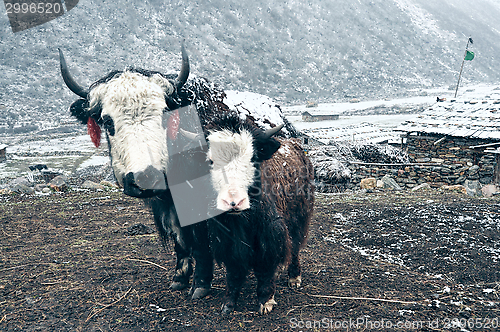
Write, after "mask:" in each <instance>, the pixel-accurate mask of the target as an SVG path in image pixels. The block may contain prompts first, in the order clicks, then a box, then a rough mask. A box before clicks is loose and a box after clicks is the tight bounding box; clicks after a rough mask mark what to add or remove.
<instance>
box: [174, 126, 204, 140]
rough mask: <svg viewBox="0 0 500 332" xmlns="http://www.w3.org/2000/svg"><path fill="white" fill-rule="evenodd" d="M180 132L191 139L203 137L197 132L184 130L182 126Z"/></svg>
mask: <svg viewBox="0 0 500 332" xmlns="http://www.w3.org/2000/svg"><path fill="white" fill-rule="evenodd" d="M179 131H180V133H181V135H182V136H184V137H186V138H187V139H189V140H191V141H197V140H199V139H201V138H202V135H201V134H196V133H193V132H190V131H187V130H184V129H182V128H180V129H179Z"/></svg>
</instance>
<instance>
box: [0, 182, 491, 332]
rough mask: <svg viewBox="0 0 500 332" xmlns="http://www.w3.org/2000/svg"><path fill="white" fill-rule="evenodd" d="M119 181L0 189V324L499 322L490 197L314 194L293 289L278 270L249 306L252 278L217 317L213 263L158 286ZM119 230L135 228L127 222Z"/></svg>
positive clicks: (155, 255) (202, 327) (135, 210)
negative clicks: (183, 284)
mask: <svg viewBox="0 0 500 332" xmlns="http://www.w3.org/2000/svg"><path fill="white" fill-rule="evenodd" d="M139 223H142V224H145V225H149V226H151V227H153V221H152V217H151V215H150V213H149V212H148V211H147V210H146V208H145V206H144V205H143V204H142V203H141V202H140V201H139V200H137V199H133V198H130V197H126V196H124V195H123V194H121V193H119V192H87V191H79V192H69V193H61V194H52V195H50V196H20V195H17V196H0V330H1V331H329V330H342V331H370V330H382V331H398V330H400V331H403V330H405V331H406V330H415V331H450V330H457V331H458V330H462V331H482V330H484V331H493V330H497V329H498V325H499V324H500V322H499V321H498V320H499V319H500V300H499V293H500V286H499V285H500V266H499V261H500V197H498V196H497V197H495V198H489V199H486V198H470V197H468V196H466V195H464V194H461V193H450V192H447V193H445V192H443V191H440V190H431V191H426V192H420V193H410V192H382V191H381V192H371V193H366V192H365V193H342V194H318V195H317V203H316V208H315V217H314V220H313V222H312V225H311V230H310V237H309V240H308V244H307V246H306V248H305V249H304V250H303V251H302V266H303V275H302V279H303V286H302V287H301V288H300V289H298V290H291V289H289V288H288V287H287V285H286V282H287V280H286V278H285V275H286V274H285V273H284V274H283V275H281V276H280V278H279V281H278V287H277V294H276V301H277V302H278V305H277V306H276V309H275V310H274V311H273V312H272V313H271V314H269V315H267V316H260V315H259V314H258V313H257V310H258V308H257V303H256V295H255V279H254V278H253V276H250V277H249V279H248V280H247V282H246V284H245V286H244V289H243V292H242V294H241V297H240V299H239V302H238V306H237V310H236V312H235V313H233V314H231V315H229V316H222V315H221V314H220V307H221V304H222V297H223V294H224V270H223V268H220V267H218V268H217V269H216V272H215V277H214V283H213V291H212V293H211V294H210V295H209V296H208V297H206V298H204V299H202V300H198V301H190V300H189V299H188V296H187V291H172V290H170V289H169V284H170V280H171V278H172V275H173V267H174V259H175V257H174V255H173V254H172V252H173V248H172V246H169V247H168V248H166V249H163V248H162V247H161V246H160V244H159V240H158V238H157V235H156V233H150V234H147V233H146V234H141V232H140V230H141V229H140V228H138V227H135V228H134V227H133V228H131V226H134V225H137V224H139ZM131 230H139V231H137V232H131Z"/></svg>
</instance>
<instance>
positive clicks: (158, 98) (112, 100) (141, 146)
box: [89, 71, 174, 183]
mask: <svg viewBox="0 0 500 332" xmlns="http://www.w3.org/2000/svg"><path fill="white" fill-rule="evenodd" d="M173 89H174V88H173V86H172V84H171V83H170V82H169V81H168V80H167V79H165V78H164V77H162V76H161V75H153V76H151V77H146V76H144V75H141V74H139V73H135V72H130V71H125V72H123V73H122V74H120V75H119V76H118V77H115V78H113V79H112V80H110V81H109V82H107V83H104V84H100V85H98V86H97V87H95V88H94V89H92V90H91V91H90V95H89V97H90V107H91V108H92V107H94V106H96V105H97V104H98V103H100V104H101V106H102V114H101V116H104V115H109V116H110V117H111V118H112V119H113V122H114V125H115V135H114V136H110V135H109V141H110V143H111V147H110V151H111V157H112V160H113V165H112V166H113V170H114V172H115V176H116V178H117V180H118V182H119V183H121V182H122V178H123V176H124V175H126V174H127V173H129V172H139V171H144V170H145V169H146V168H147V167H148V166H150V165H151V166H153V167H155V168H156V169H158V170H166V169H167V161H168V153H167V136H166V135H167V133H166V129H165V128H164V127H163V126H162V120H163V111H164V109H165V108H166V107H167V105H166V103H165V97H164V94H165V93H166V92H169V93H172V92H173Z"/></svg>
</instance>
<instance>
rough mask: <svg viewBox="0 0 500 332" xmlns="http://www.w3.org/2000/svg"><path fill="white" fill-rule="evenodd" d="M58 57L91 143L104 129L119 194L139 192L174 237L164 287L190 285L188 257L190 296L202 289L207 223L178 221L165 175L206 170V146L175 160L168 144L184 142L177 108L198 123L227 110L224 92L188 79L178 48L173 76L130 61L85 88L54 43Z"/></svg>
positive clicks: (207, 271) (208, 274)
mask: <svg viewBox="0 0 500 332" xmlns="http://www.w3.org/2000/svg"><path fill="white" fill-rule="evenodd" d="M59 58H60V67H61V73H62V77H63V80H64V82H65V83H66V85H67V86H68V88H69V89H70V90H71V91H73V92H74V93H75V94H77V95H78V96H80V99H78V100H77V101H75V102H74V103H73V104H72V105H71V107H70V111H71V114H72V115H73V116H74V117H76V118H77V119H78V120H80V121H81V122H82V123H84V124H87V127H88V131H89V134H90V135H91V137H92V141H93V142H94V144H95V145H96V146H98V145H99V142H100V136H101V128H103V129H104V130H105V136H106V139H107V142H108V147H109V155H110V157H111V164H112V168H113V172H114V175H115V177H116V180H117V182H118V183H119V184H120V185H121V186H122V187H123V191H124V193H125V194H127V195H130V196H133V197H139V198H143V199H144V200H145V202H146V203H147V204H148V205H149V206H150V207H151V210H152V212H153V215H154V220H155V224H156V227H157V230H158V232H159V234H160V236H161V239H162V241H163V243H164V244H165V242H166V241H167V239H168V238H169V237H171V238H172V239H173V241H174V246H175V252H176V254H177V264H176V271H175V275H174V278H173V282H172V284H171V287H172V288H173V289H183V288H185V287H188V286H189V279H190V276H191V274H192V272H193V260H192V258H194V259H195V261H196V268H195V271H194V278H193V285H192V288H191V292H192V297H193V298H200V297H203V296H205V295H206V294H207V293H208V292H209V290H210V287H211V281H212V272H213V257H212V254H211V251H210V248H209V243H208V237H207V229H206V227H207V224H206V221H205V222H199V223H196V224H193V225H189V226H186V227H181V225H180V223H179V217H178V211H176V208H175V206H174V202H173V197H172V193H171V191H170V190H169V184H168V183H167V181H166V175H167V173H168V171H169V169H175V168H177V169H184V168H188V169H195V170H198V169H201V170H203V169H207V174H208V164H207V161H206V158H205V157H206V149H205V150H204V148H203V147H199V148H198V149H190V150H189V151H188V152H189V154H191V157H192V158H187V159H186V158H184V159H183V160H184V161H186V160H188V162H187V163H188V165H186V164H177V165H172V164H175V163H176V161H175V158H174V159H172V158H171V157H172V156H169V148H172V146H174V145H180V146H182V145H183V144H186V142H189V140H187V139H185V138H183V137H182V135H178V132H179V129H180V128H179V112H178V110H179V109H180V108H182V107H187V106H189V105H194V106H195V107H196V111H197V113H198V116H199V121H200V122H201V125H202V126H205V125H206V121H207V120H209V119H211V118H212V117H213V114H217V113H220V112H225V111H228V109H227V106H226V105H224V104H223V102H222V100H223V98H224V92H223V91H222V90H220V89H219V88H217V87H216V86H214V85H212V84H210V83H208V81H206V80H204V79H201V78H194V79H188V77H189V60H188V56H187V53H186V51H185V49H184V47H183V48H182V66H181V70H180V73H179V74H178V75H165V74H162V73H159V72H155V71H149V70H143V69H133V68H130V69H127V70H124V71H113V72H111V73H109V74H108V75H106V76H105V77H104V78H102V79H100V80H98V81H96V82H95V83H93V84H92V85H91V86H90V88H89V89H86V88H83V87H82V86H80V85H79V84H78V83H77V82H76V81H75V80H74V79H73V78H72V76H71V75H70V73H69V70H68V67H67V64H66V61H65V59H64V56H63V53H62V51H61V50H59ZM197 156H201V158H198V157H197ZM181 163H182V161H181ZM202 219H203V218H202Z"/></svg>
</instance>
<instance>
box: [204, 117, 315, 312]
mask: <svg viewBox="0 0 500 332" xmlns="http://www.w3.org/2000/svg"><path fill="white" fill-rule="evenodd" d="M219 130H229V131H231V132H233V133H241V132H242V130H246V131H247V132H250V133H251V134H252V137H253V151H254V155H253V157H252V162H253V165H254V167H255V176H254V182H253V184H252V185H251V186H250V187H249V189H248V193H249V197H250V208H249V209H247V210H243V211H242V212H241V213H239V214H232V213H229V212H226V213H224V214H221V215H219V216H217V217H215V218H213V219H211V220H209V222H208V230H209V234H210V243H211V247H212V251H213V253H214V256H215V259H216V261H217V262H218V263H219V264H220V263H223V264H224V266H225V267H226V271H227V276H226V298H225V302H224V304H223V313H229V312H231V311H232V310H233V309H234V307H235V304H236V301H237V298H238V295H239V293H240V290H241V287H242V285H243V283H244V281H245V278H246V276H247V275H248V273H249V272H250V270H253V271H254V273H255V276H256V278H257V297H258V303H259V305H260V309H259V312H260V313H261V314H266V313H268V312H270V311H271V310H272V308H273V305H275V304H276V302H275V301H274V294H275V290H276V274H277V271H278V268H279V267H280V266H284V267H288V277H289V285H290V286H291V287H299V286H300V282H301V277H300V273H301V271H300V263H299V251H300V249H301V248H302V247H303V246H304V244H305V241H306V237H307V232H308V225H309V222H310V220H311V217H312V213H313V203H314V185H313V178H314V174H313V172H314V171H313V166H312V164H311V162H310V161H309V159H308V158H307V156H306V155H305V153H304V151H303V150H302V148H301V147H300V145H299V144H298V142H297V140H296V139H283V138H279V139H276V138H273V137H270V138H264V139H263V138H262V134H263V131H262V130H261V129H259V128H256V127H255V126H254V125H253V124H250V123H248V122H242V121H241V120H239V119H237V118H235V117H231V116H230V117H227V118H226V119H224V120H222V121H220V122H219V123H216V124H212V126H211V128H209V131H210V132H211V133H214V132H217V131H219ZM209 146H210V136H209ZM280 146H281V148H280ZM209 151H210V147H209ZM227 176H228V177H229V176H230V174H227Z"/></svg>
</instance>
